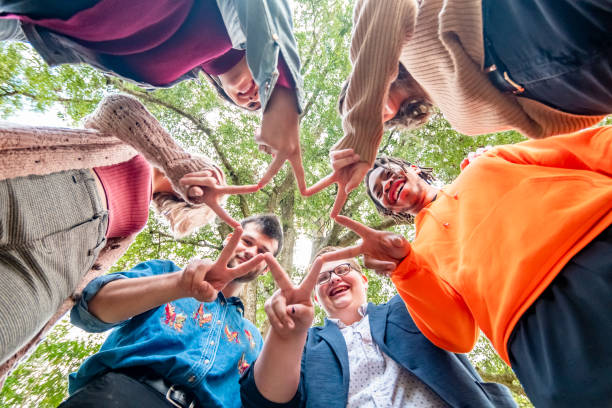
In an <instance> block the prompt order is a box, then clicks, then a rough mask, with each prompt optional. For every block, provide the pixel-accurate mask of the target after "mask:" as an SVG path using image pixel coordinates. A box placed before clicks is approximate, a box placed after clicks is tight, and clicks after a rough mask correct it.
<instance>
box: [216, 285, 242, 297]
mask: <svg viewBox="0 0 612 408" xmlns="http://www.w3.org/2000/svg"><path fill="white" fill-rule="evenodd" d="M243 286H244V283H242V282H230V283H228V284H227V285H226V286H225V287H224V288H223V290H222V291H221V293H223V296H225V297H226V298H228V297H232V296H238V295H240V291H241V290H242V288H243Z"/></svg>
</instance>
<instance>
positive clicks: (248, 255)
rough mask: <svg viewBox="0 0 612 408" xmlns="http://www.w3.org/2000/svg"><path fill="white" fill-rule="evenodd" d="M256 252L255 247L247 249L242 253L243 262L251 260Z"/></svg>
mask: <svg viewBox="0 0 612 408" xmlns="http://www.w3.org/2000/svg"><path fill="white" fill-rule="evenodd" d="M256 250H257V249H256V248H255V247H247V248H246V249H245V250H244V252H243V258H245V260H247V261H248V260H249V259H251V258H253V257H254V256H255V252H256Z"/></svg>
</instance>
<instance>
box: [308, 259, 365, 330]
mask: <svg viewBox="0 0 612 408" xmlns="http://www.w3.org/2000/svg"><path fill="white" fill-rule="evenodd" d="M351 261H353V260H351V259H343V260H340V261H332V262H326V263H324V264H323V266H322V267H321V273H325V272H328V271H332V270H334V268H336V267H337V266H338V265H342V264H345V263H347V262H351ZM366 290H367V278H366V277H365V275H362V274H361V273H360V272H358V271H357V270H355V269H353V268H351V270H350V271H349V272H348V273H347V274H346V275H343V276H337V275H336V274H335V273H332V274H331V278H330V280H329V281H328V282H327V283H324V284H322V285H317V286H316V288H315V293H316V295H317V301H318V302H319V303H320V304H321V306H322V307H323V309H325V311H326V312H327V315H328V316H329V317H332V318H341V317H342V316H343V315H346V314H356V313H357V310H358V309H359V306H361V305H362V304H364V303H366V300H367V295H366Z"/></svg>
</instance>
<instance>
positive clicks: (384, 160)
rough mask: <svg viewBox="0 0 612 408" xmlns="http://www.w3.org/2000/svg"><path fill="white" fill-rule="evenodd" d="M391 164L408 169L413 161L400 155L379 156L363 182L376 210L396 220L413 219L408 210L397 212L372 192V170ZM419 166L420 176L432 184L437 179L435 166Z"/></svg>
mask: <svg viewBox="0 0 612 408" xmlns="http://www.w3.org/2000/svg"><path fill="white" fill-rule="evenodd" d="M390 164H395V165H397V166H399V167H400V168H401V169H403V170H406V171H407V170H408V169H409V168H410V167H412V163H410V162H409V161H407V160H404V159H400V158H399V157H386V156H379V157H377V158H376V160H374V165H373V166H372V168H371V169H370V170H368V172H367V173H366V175H365V178H364V180H363V182H364V183H365V187H366V192H367V193H368V196H369V197H370V200H372V202H373V203H374V205H375V206H376V210H378V212H379V213H380V214H382V215H384V216H389V217H392V218H394V219H395V220H396V221H400V222H405V221H412V219H413V218H414V217H413V216H412V214H408V213H406V212H395V211H392V210H390V209H388V208H385V207H383V205H382V204H381V203H380V202H379V201H378V199H377V198H376V197H374V195H373V194H372V190H370V183H369V180H370V175H371V174H372V172H373V171H374V170H376V169H377V168H379V167H389V165H390ZM417 167H418V168H419V169H420V170H421V171H420V172H419V177H420V178H421V179H423V180H424V181H425V182H426V183H427V184H432V183H434V182H435V181H436V180H437V179H436V177H435V176H434V175H433V167H421V166H417Z"/></svg>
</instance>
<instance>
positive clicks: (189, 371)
mask: <svg viewBox="0 0 612 408" xmlns="http://www.w3.org/2000/svg"><path fill="white" fill-rule="evenodd" d="M178 270H180V268H179V267H177V266H176V265H175V264H174V263H172V262H171V261H162V260H154V261H147V262H143V263H141V264H138V265H137V266H136V267H134V268H133V269H131V270H130V271H129V272H119V273H113V274H109V275H104V276H101V277H99V278H96V279H94V280H93V281H91V282H90V283H89V285H87V286H86V287H85V289H84V290H83V294H82V297H81V299H80V301H79V302H78V303H77V304H76V305H75V306H74V307H73V309H72V311H71V314H70V318H71V321H72V323H73V324H75V325H76V326H78V327H80V328H82V329H84V330H87V331H89V332H101V331H104V330H107V329H110V328H113V327H114V328H115V329H114V330H113V331H112V332H111V333H110V335H109V336H108V338H107V339H106V341H105V342H104V344H103V345H102V347H101V348H100V351H98V352H97V353H96V354H94V355H92V356H90V357H89V358H87V359H86V360H85V362H84V363H83V364H82V365H81V367H80V368H79V370H78V371H77V372H76V373H72V374H70V378H69V384H68V388H69V392H70V393H71V394H73V393H74V392H76V391H77V390H78V389H79V388H81V387H83V386H84V385H86V384H87V383H88V382H90V381H91V380H93V379H94V378H95V377H96V376H98V375H100V374H102V373H104V372H106V371H108V370H116V369H120V368H125V367H131V366H141V367H142V366H146V367H148V368H150V369H151V370H153V371H154V372H156V373H157V374H159V375H161V376H163V377H164V378H166V379H167V380H168V381H170V382H172V383H174V384H177V385H181V386H183V387H185V388H188V389H191V390H192V391H193V392H194V393H195V394H196V395H197V397H198V399H199V400H200V402H201V403H202V405H203V406H206V407H232V408H234V407H235V408H239V407H240V400H239V398H238V395H239V392H240V391H239V384H238V380H239V378H240V375H241V374H242V373H243V372H244V371H245V370H246V369H247V368H248V367H249V365H250V364H251V363H252V362H253V360H255V358H256V357H257V355H258V354H259V352H260V351H261V347H262V343H263V341H262V338H261V335H260V334H259V331H258V330H257V328H256V327H255V326H254V325H253V324H252V323H251V322H249V321H248V320H246V319H245V318H244V317H243V305H242V302H241V301H240V299H238V298H237V297H230V298H225V297H224V296H223V295H222V294H221V293H220V294H219V297H218V298H217V299H216V300H215V301H214V302H210V303H202V302H198V301H197V300H195V299H194V298H184V299H179V300H176V301H173V302H170V303H167V304H165V305H162V306H159V307H157V308H154V309H151V310H149V311H147V312H145V313H142V314H140V315H137V316H134V317H132V318H131V319H129V320H127V321H124V322H120V323H116V324H109V323H104V322H102V321H100V320H99V319H97V318H96V317H95V316H93V315H92V314H91V313H89V311H88V302H89V301H90V300H91V299H92V298H93V296H94V295H95V294H96V293H97V292H98V291H99V290H100V288H102V286H104V285H105V284H107V283H109V282H112V281H113V280H116V279H129V278H137V277H144V276H153V275H160V274H164V273H170V272H175V271H178Z"/></svg>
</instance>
